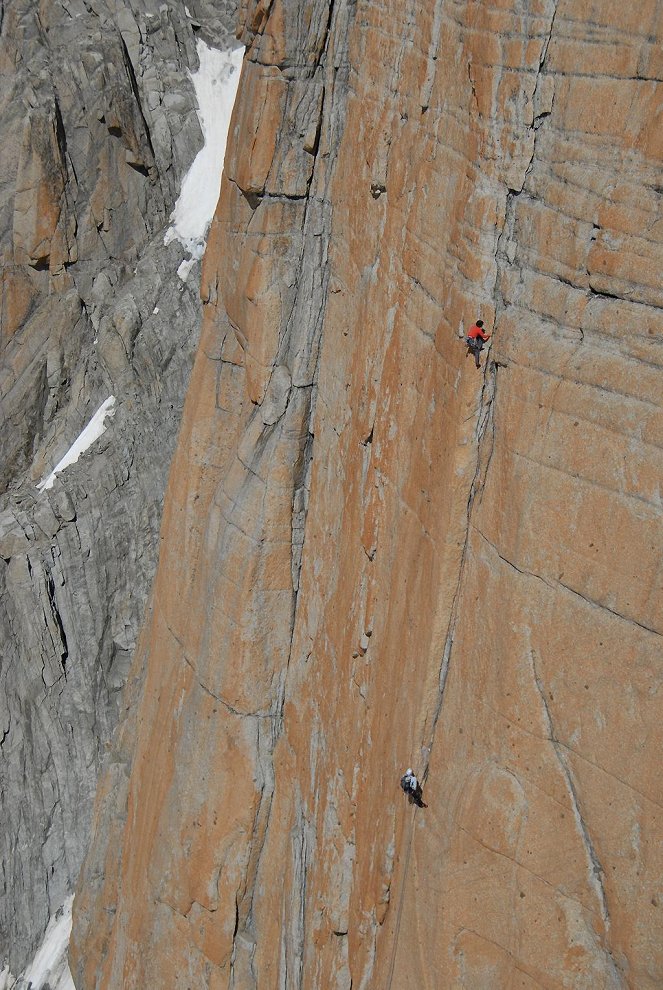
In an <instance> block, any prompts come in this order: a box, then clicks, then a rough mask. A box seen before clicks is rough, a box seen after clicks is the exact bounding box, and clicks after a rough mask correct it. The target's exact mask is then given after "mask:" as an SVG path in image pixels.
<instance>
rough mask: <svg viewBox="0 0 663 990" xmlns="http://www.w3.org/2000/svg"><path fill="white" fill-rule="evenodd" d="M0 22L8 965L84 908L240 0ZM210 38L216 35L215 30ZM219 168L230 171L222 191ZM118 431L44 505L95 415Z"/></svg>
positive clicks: (19, 10) (1, 619)
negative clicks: (205, 158) (64, 916)
mask: <svg viewBox="0 0 663 990" xmlns="http://www.w3.org/2000/svg"><path fill="white" fill-rule="evenodd" d="M188 11H189V12H188V13H187V12H186V10H185V6H184V4H183V3H175V2H173V3H161V4H160V3H157V2H156V0H155V2H152V0H148V2H146V3H131V2H124V0H117V2H116V0H108V2H105V0H102V2H96V0H95V2H92V3H84V2H82V0H62V2H52V3H47V4H39V5H35V4H34V3H32V2H29V0H5V2H4V3H2V4H0V25H1V33H0V134H1V135H2V141H1V142H0V231H1V232H2V241H1V248H0V250H1V252H2V276H1V285H0V355H1V358H2V360H1V361H0V420H1V422H2V430H1V431H0V492H1V493H2V494H1V495H0V558H1V559H0V747H1V761H0V778H1V788H0V822H1V827H0V847H1V855H0V860H1V862H2V884H1V885H0V960H5V959H6V960H7V961H8V964H9V966H10V968H11V970H12V971H13V972H15V973H16V972H20V971H21V969H22V968H23V967H24V965H25V963H26V961H27V959H28V958H29V956H30V953H31V951H32V950H34V948H35V946H36V944H38V942H39V941H40V939H41V936H42V935H43V933H44V930H45V928H46V924H47V922H48V919H49V916H50V915H52V914H54V913H55V911H56V910H57V909H58V908H59V907H60V906H61V905H62V903H63V901H64V900H65V898H66V896H67V894H68V893H70V892H71V891H72V889H73V884H74V881H75V878H76V876H77V874H78V870H79V867H80V862H81V859H82V855H83V849H84V847H85V845H86V842H87V838H88V833H89V824H90V815H91V809H92V798H93V795H94V790H95V785H96V777H97V774H98V771H99V766H100V763H101V758H102V754H103V751H104V748H105V745H106V743H107V742H108V740H109V738H110V735H111V732H112V729H113V728H114V726H115V724H116V722H117V718H118V714H119V709H120V704H121V702H120V689H121V688H122V687H123V685H124V683H125V680H126V676H127V671H128V666H129V661H130V657H131V656H132V654H133V650H134V646H135V640H136V635H137V631H138V628H139V626H140V623H141V621H142V617H143V612H144V607H145V602H146V599H147V595H148V591H149V588H150V585H151V582H152V579H153V576H154V570H155V566H156V557H157V546H158V529H159V524H160V518H161V510H162V499H163V491H164V488H165V483H166V477H167V471H168V466H169V461H170V457H171V455H172V451H173V449H174V445H175V440H176V436H177V431H178V428H179V421H180V413H181V407H182V402H183V396H184V392H185V389H186V384H187V381H188V376H189V373H190V370H191V365H192V362H193V353H194V348H195V344H196V342H197V337H198V326H199V319H200V301H199V298H198V288H197V285H196V284H195V278H194V277H193V275H192V277H191V280H190V282H189V283H187V284H184V283H183V282H182V281H180V279H178V278H177V276H176V271H177V267H178V264H179V263H180V261H181V260H182V256H183V252H182V249H181V247H180V246H179V245H178V244H176V243H174V244H171V245H170V246H169V247H167V248H166V247H164V244H163V237H164V232H165V228H166V226H167V223H168V217H169V215H170V212H171V211H172V209H173V206H174V205H175V201H176V199H177V196H178V193H179V190H180V186H181V183H182V178H183V176H184V174H185V172H186V170H187V169H188V168H189V166H190V165H191V162H192V161H193V159H194V157H195V155H196V152H197V151H198V149H199V148H200V147H201V144H202V136H201V131H200V126H199V122H198V118H197V114H196V103H195V96H194V91H193V86H192V84H191V79H190V75H189V72H190V71H194V70H195V69H196V68H197V64H198V59H197V55H196V42H197V38H199V37H202V38H203V39H204V40H206V42H207V43H208V44H210V45H215V46H217V47H228V46H232V45H236V42H235V41H234V38H233V36H232V32H231V31H229V26H230V25H232V23H233V20H234V16H235V9H234V4H233V3H232V2H231V0H228V2H225V3H217V4H211V3H207V2H206V0H201V2H200V3H197V2H195V0H194V2H191V3H189V4H188ZM203 22H204V24H205V27H204V28H203V27H202V24H203ZM220 170H221V163H219V172H220ZM110 396H114V397H115V406H114V410H115V411H114V416H113V418H112V421H109V422H108V423H107V424H106V425H107V430H106V432H105V433H104V434H103V436H101V437H100V438H99V439H97V440H96V441H95V443H94V445H93V446H92V447H91V448H90V450H89V451H87V452H86V453H85V454H83V456H82V457H81V458H80V460H79V461H78V462H77V463H76V464H74V465H72V466H70V467H68V468H67V469H66V471H65V472H63V473H62V474H61V475H59V476H58V478H57V479H56V481H55V482H54V484H53V487H52V488H51V489H50V490H47V491H43V492H40V491H39V490H38V489H37V487H36V483H37V482H39V481H40V479H43V478H44V477H45V476H46V475H48V473H49V472H50V471H51V469H52V468H53V467H54V465H55V464H56V463H57V462H58V461H59V460H60V458H61V457H62V456H63V455H64V454H65V453H66V451H67V450H68V448H69V447H70V446H71V444H72V443H73V442H74V441H75V440H76V438H77V436H78V435H79V434H80V433H81V431H82V430H83V428H84V427H85V425H86V424H87V423H88V422H89V421H90V419H91V418H92V416H93V414H94V412H95V410H97V409H98V408H99V407H100V406H101V404H102V403H103V402H104V401H105V400H107V399H108V398H109V397H110Z"/></svg>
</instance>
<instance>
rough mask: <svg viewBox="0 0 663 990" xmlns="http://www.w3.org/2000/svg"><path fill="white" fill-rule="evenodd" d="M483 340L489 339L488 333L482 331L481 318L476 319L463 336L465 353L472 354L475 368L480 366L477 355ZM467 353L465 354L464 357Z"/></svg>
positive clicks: (479, 352)
mask: <svg viewBox="0 0 663 990" xmlns="http://www.w3.org/2000/svg"><path fill="white" fill-rule="evenodd" d="M485 340H490V334H489V333H486V332H485V331H484V329H483V320H477V321H476V323H475V324H474V326H472V327H470V329H469V330H468V331H467V337H466V338H465V343H466V344H467V354H474V363H475V364H476V366H477V368H480V367H481V364H480V362H479V355H480V354H481V349H482V347H483V344H484V341H485ZM467 354H466V355H465V356H466V357H467Z"/></svg>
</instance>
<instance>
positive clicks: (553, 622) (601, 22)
mask: <svg viewBox="0 0 663 990" xmlns="http://www.w3.org/2000/svg"><path fill="white" fill-rule="evenodd" d="M241 33H242V38H243V40H244V41H245V43H247V45H248V55H247V61H246V62H245V66H244V72H243V78H242V82H241V84H240V94H239V97H238V103H237V106H236V109H235V115H234V119H233V124H232V125H231V142H230V148H229V153H228V156H227V159H226V172H225V179H224V184H223V188H222V194H221V200H220V203H219V208H218V210H217V216H216V220H215V223H214V226H213V229H212V235H211V238H210V244H209V247H208V252H207V256H206V260H205V268H204V272H203V286H202V293H203V298H204V300H205V301H206V304H207V305H206V317H205V323H204V327H203V339H202V343H201V346H200V350H199V353H198V358H197V362H196V367H195V370H194V376H193V379H192V383H191V386H190V390H189V395H188V399H187V404H186V408H185V415H184V422H183V426H182V435H181V437H180V442H179V449H178V453H177V455H176V458H175V462H174V466H173V469H172V473H171V480H170V488H169V494H168V498H167V509H166V514H165V519H164V525H163V531H162V553H161V561H160V566H159V573H158V577H157V581H156V585H155V588H154V594H153V608H152V613H151V619H150V621H149V623H148V625H147V627H146V628H145V630H144V633H143V639H142V652H141V657H145V658H146V663H147V673H146V679H145V683H144V687H143V688H142V689H141V688H140V684H139V681H138V680H137V681H136V686H135V688H134V695H132V694H131V692H130V693H129V694H128V705H131V714H130V715H129V717H128V718H127V720H126V722H125V724H124V726H123V727H122V729H121V731H120V733H119V735H118V738H117V740H116V744H115V748H114V752H113V754H111V760H110V764H109V769H108V771H107V775H106V778H105V780H104V781H102V785H101V788H100V795H99V797H98V803H97V825H96V836H95V840H94V842H93V845H92V848H91V850H90V853H89V855H88V861H87V864H86V868H85V870H84V872H83V876H82V878H81V882H80V885H79V893H78V894H77V898H76V902H75V910H76V921H75V931H74V948H73V953H72V955H73V962H74V965H75V970H76V972H77V974H78V982H77V985H78V986H79V987H81V988H83V987H84V988H91V987H108V988H120V987H121V988H123V990H130V988H133V987H136V988H138V987H144V986H145V985H154V986H169V987H177V988H180V987H182V988H185V987H196V988H198V987H210V988H221V987H223V988H225V987H229V988H230V987H232V988H235V990H240V988H241V990H245V988H250V987H259V988H261V990H263V988H264V990H269V988H274V990H276V988H285V990H290V988H306V990H309V988H310V990H312V988H321V990H323V988H324V990H327V988H330V987H338V988H350V987H354V988H355V990H356V988H361V990H369V988H380V990H392V988H394V990H406V988H410V987H412V988H415V987H417V988H427V987H430V988H433V987H463V988H477V990H478V988H482V990H483V988H486V990H488V988H490V990H494V988H499V987H519V988H533V987H537V986H541V987H547V988H558V987H559V988H562V987H574V988H587V990H589V988H592V990H594V988H606V990H607V988H618V987H638V988H643V990H645V988H647V990H648V988H654V987H658V986H660V985H661V983H662V982H663V953H662V952H661V944H662V941H661V935H662V933H663V923H662V921H661V911H662V910H663V907H661V899H662V898H663V890H662V889H661V884H662V879H661V878H662V875H663V874H662V866H663V863H662V858H663V857H662V854H661V835H662V823H661V819H660V808H661V800H662V796H661V786H660V782H659V776H660V775H659V774H658V768H657V759H658V755H659V754H660V750H661V742H662V738H661V736H662V729H661V725H662V723H661V718H660V711H661V685H662V681H661V674H660V656H661V654H660V643H661V639H660V637H661V631H662V626H663V622H662V618H661V595H660V592H661V580H662V572H661V565H660V561H661V535H660V534H661V498H660V485H661V423H662V418H661V405H662V399H663V387H662V384H661V382H662V381H663V379H662V377H661V364H662V363H663V347H662V343H663V334H662V331H661V304H662V301H661V295H660V278H659V273H660V260H661V253H662V243H663V242H662V237H663V226H662V224H661V221H660V216H661V213H660V204H661V150H662V149H661V144H660V127H658V126H657V123H656V122H657V120H660V114H661V110H662V108H663V84H661V82H660V81H658V80H659V79H660V76H661V71H660V70H661V65H660V52H661V47H660V43H661V40H662V39H663V13H662V12H661V11H660V10H659V5H658V4H657V3H655V2H654V0H651V2H650V0H644V2H643V3H641V4H640V5H638V8H637V11H636V9H635V8H634V9H633V11H631V10H630V8H627V7H626V6H625V5H623V4H617V3H614V2H612V0H609V2H606V0H602V2H601V3H599V2H598V0H596V2H590V0H586V2H581V0H574V2H571V0H558V2H557V3H554V2H553V0H539V2H536V0H531V2H528V3H520V2H516V0H511V2H509V0H504V2H499V3H494V4H492V5H489V4H485V3H471V2H460V0H459V2H455V3H454V2H448V0H447V2H445V0H437V2H435V3H431V4H427V5H421V4H415V3H408V2H405V0H383V2H380V3H377V2H373V3H371V4H368V3H364V2H363V0H357V3H356V4H353V5H348V4H345V3H337V4H334V5H333V9H332V5H331V4H330V5H327V4H326V3H324V2H323V0H318V2H316V3H314V4H294V3H292V4H290V3H286V2H285V0H274V2H273V3H272V4H269V3H262V2H260V3H258V2H248V0H247V2H246V3H245V4H244V9H243V11H242V27H241ZM479 315H481V316H482V317H483V319H484V320H485V321H486V323H487V324H488V326H489V328H491V329H493V331H494V337H493V341H492V344H491V347H490V350H489V353H488V355H487V357H486V355H485V352H484V360H483V362H482V363H483V367H482V370H481V371H480V372H477V371H476V369H475V368H474V366H473V363H472V362H471V360H466V357H465V348H464V347H463V345H462V342H461V341H460V340H459V336H458V334H459V330H460V328H461V327H462V326H463V325H464V326H465V328H467V326H468V324H469V322H470V321H472V320H473V319H474V318H475V317H477V316H479ZM139 666H140V658H139V661H137V669H138V668H139ZM141 690H142V693H141ZM408 764H411V765H412V766H414V768H415V770H416V771H417V772H418V773H419V774H420V776H422V777H423V779H424V781H425V785H426V786H425V801H426V803H427V805H428V807H427V808H426V809H422V810H415V809H414V808H413V807H411V806H409V805H408V804H407V802H406V801H405V799H404V797H403V795H402V794H401V793H400V791H399V788H398V778H399V775H400V774H401V773H402V772H403V770H404V769H405V767H406V766H407V765H408ZM125 795H126V800H125Z"/></svg>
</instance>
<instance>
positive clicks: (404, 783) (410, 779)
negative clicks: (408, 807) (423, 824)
mask: <svg viewBox="0 0 663 990" xmlns="http://www.w3.org/2000/svg"><path fill="white" fill-rule="evenodd" d="M401 787H402V788H403V790H404V791H405V793H406V794H407V796H408V798H409V801H410V804H416V805H417V807H418V808H425V807H426V805H425V804H424V802H423V798H422V796H421V784H420V783H419V781H418V780H417V778H416V777H415V775H414V771H413V770H412V767H408V768H407V770H406V771H405V773H404V774H403V776H402V777H401Z"/></svg>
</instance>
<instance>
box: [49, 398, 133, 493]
mask: <svg viewBox="0 0 663 990" xmlns="http://www.w3.org/2000/svg"><path fill="white" fill-rule="evenodd" d="M114 415H115V396H114V395H110V396H109V397H108V398H107V399H106V401H105V402H103V403H102V404H101V405H100V406H99V408H98V409H97V411H96V413H95V414H94V416H93V417H92V419H91V420H90V422H89V423H88V424H87V426H86V427H85V429H84V430H83V432H82V433H81V434H80V436H79V437H78V438H77V439H76V440H74V442H73V444H72V445H71V447H70V448H69V450H68V451H67V453H66V454H65V455H64V457H63V458H62V460H60V461H58V463H57V464H56V465H55V467H54V468H53V470H52V471H51V473H50V474H49V475H47V476H46V477H45V478H43V479H42V481H40V482H39V484H38V485H37V488H38V489H39V491H40V492H45V491H46V490H47V489H49V488H52V487H53V484H54V482H55V479H56V477H57V475H58V474H60V473H61V472H62V471H64V469H65V468H68V467H69V466H70V465H71V464H75V463H76V461H77V460H78V458H79V457H80V456H81V454H82V453H84V452H85V451H86V450H87V449H88V447H90V446H91V445H92V444H93V443H94V441H95V440H98V439H99V437H100V436H102V435H103V434H104V433H105V432H106V430H107V429H108V427H107V426H106V419H107V418H109V417H112V416H114Z"/></svg>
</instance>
